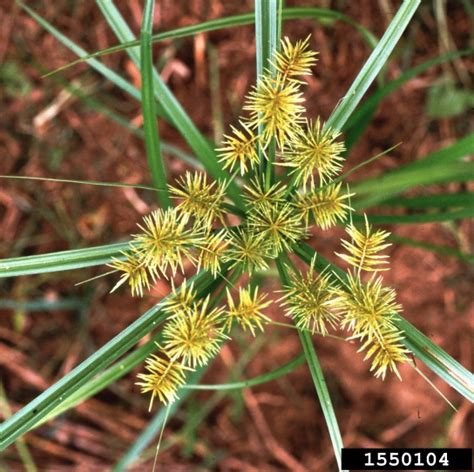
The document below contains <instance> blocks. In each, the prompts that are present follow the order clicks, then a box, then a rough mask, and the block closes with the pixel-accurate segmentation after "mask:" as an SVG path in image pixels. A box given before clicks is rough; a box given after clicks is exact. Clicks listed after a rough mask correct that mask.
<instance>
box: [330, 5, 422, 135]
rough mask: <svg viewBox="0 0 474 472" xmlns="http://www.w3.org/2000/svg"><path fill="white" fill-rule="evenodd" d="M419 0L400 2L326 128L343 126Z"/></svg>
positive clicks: (391, 48) (340, 127)
mask: <svg viewBox="0 0 474 472" xmlns="http://www.w3.org/2000/svg"><path fill="white" fill-rule="evenodd" d="M420 1H421V0H405V1H404V2H403V3H402V5H401V7H400V9H399V10H398V11H397V14H396V15H395V16H394V18H393V20H392V21H391V22H390V25H389V26H388V28H387V30H386V31H385V33H384V35H383V36H382V38H381V39H380V41H379V42H378V44H377V46H376V47H375V49H374V50H373V51H372V54H371V55H370V57H369V58H368V59H367V62H366V63H365V64H364V66H363V67H362V69H361V70H360V72H359V73H358V74H357V77H356V79H355V80H354V82H353V83H352V85H351V86H350V88H349V90H348V91H347V93H346V94H345V95H344V97H343V99H342V100H341V102H340V103H339V105H338V106H337V107H336V109H335V110H334V111H333V112H332V114H331V116H330V117H329V119H328V121H327V122H326V126H327V127H328V128H332V129H337V130H340V129H342V128H343V127H344V125H345V123H346V121H347V120H348V119H349V117H350V116H351V114H352V112H353V111H354V109H355V108H356V106H357V105H358V103H359V102H360V101H361V100H362V97H363V96H364V94H365V92H366V91H367V89H368V88H369V87H370V85H371V84H372V82H373V81H374V79H375V78H376V77H377V75H378V74H379V72H380V71H381V69H382V67H383V66H384V65H385V63H386V62H387V60H388V58H389V56H390V54H391V53H392V51H393V50H394V48H395V46H396V45H397V43H398V40H399V39H400V37H401V35H402V34H403V32H404V31H405V28H406V27H407V26H408V23H409V22H410V20H411V18H412V17H413V15H414V14H415V11H416V9H417V8H418V6H419V5H420Z"/></svg>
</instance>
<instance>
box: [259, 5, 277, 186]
mask: <svg viewBox="0 0 474 472" xmlns="http://www.w3.org/2000/svg"><path fill="white" fill-rule="evenodd" d="M281 3H282V0H255V38H256V43H257V49H256V61H257V81H258V80H260V78H261V77H263V75H264V74H265V70H269V71H270V73H271V74H273V73H274V69H275V67H274V66H273V64H271V63H270V59H271V58H272V56H273V54H274V52H275V51H276V50H277V49H278V45H279V41H280V36H281ZM262 130H263V126H262V125H261V126H259V130H258V131H259V134H261V133H262ZM266 154H267V156H265V153H264V152H263V151H262V149H260V147H259V155H260V173H261V175H262V176H265V182H266V185H267V187H270V185H271V183H272V181H273V179H274V165H273V162H274V160H275V143H274V142H271V143H270V145H269V148H268V150H267V153H266ZM267 158H268V159H267Z"/></svg>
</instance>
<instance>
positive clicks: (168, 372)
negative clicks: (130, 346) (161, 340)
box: [136, 354, 192, 410]
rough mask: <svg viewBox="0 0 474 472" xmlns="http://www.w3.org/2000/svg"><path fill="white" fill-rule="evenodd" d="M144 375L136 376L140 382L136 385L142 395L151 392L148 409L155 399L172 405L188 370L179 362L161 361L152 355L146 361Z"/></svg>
mask: <svg viewBox="0 0 474 472" xmlns="http://www.w3.org/2000/svg"><path fill="white" fill-rule="evenodd" d="M146 370H147V371H148V373H146V374H138V375H137V377H138V378H139V379H140V380H141V382H137V383H136V385H139V386H140V387H141V392H142V393H147V392H151V399H150V407H149V410H151V408H152V406H153V400H154V399H155V397H158V399H159V400H160V401H161V402H162V403H164V404H165V405H167V404H168V403H173V402H174V401H175V400H176V399H177V398H178V396H177V391H178V389H179V387H181V386H182V385H184V383H185V381H186V377H185V372H186V371H187V370H192V369H189V368H188V367H186V366H183V365H182V364H180V363H179V362H176V361H172V360H169V359H162V358H160V357H158V356H155V355H154V354H152V355H151V356H149V357H148V358H147V359H146Z"/></svg>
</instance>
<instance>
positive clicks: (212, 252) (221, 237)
mask: <svg viewBox="0 0 474 472" xmlns="http://www.w3.org/2000/svg"><path fill="white" fill-rule="evenodd" d="M226 236H227V231H226V230H225V229H224V230H221V231H219V232H218V233H216V234H213V235H208V236H207V237H206V238H205V239H204V240H203V242H202V244H201V245H200V246H199V251H200V252H199V259H198V270H200V269H201V267H202V268H203V269H204V270H208V271H209V272H211V274H212V275H213V276H214V277H217V274H218V273H219V271H220V270H221V265H222V260H223V257H224V253H225V250H226V249H227V246H228V245H229V241H227V240H226Z"/></svg>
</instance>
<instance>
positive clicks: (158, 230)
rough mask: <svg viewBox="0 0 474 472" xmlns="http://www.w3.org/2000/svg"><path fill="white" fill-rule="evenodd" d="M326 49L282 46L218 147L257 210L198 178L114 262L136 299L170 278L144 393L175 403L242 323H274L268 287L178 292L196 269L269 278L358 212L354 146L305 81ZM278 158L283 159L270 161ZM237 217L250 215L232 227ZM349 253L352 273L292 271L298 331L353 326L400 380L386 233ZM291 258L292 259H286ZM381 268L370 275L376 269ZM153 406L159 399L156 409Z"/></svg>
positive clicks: (376, 359)
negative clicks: (311, 105)
mask: <svg viewBox="0 0 474 472" xmlns="http://www.w3.org/2000/svg"><path fill="white" fill-rule="evenodd" d="M315 64H316V53H315V52H313V51H311V50H310V49H309V37H308V38H307V39H305V40H303V41H298V42H296V43H295V44H292V43H291V42H290V41H289V39H288V38H285V39H284V40H282V42H281V48H280V51H279V52H276V53H275V54H274V57H273V58H272V60H271V62H270V64H269V68H268V69H267V70H266V71H265V73H264V74H263V76H262V77H259V79H258V81H257V84H256V86H255V87H253V88H252V90H251V91H250V93H249V94H248V96H247V99H246V102H245V104H244V107H243V109H244V110H246V111H248V112H249V116H248V117H241V118H240V120H239V125H240V126H239V128H236V127H231V133H230V134H229V135H226V136H225V140H224V142H223V143H222V145H221V147H220V148H218V149H217V152H218V155H219V158H220V162H221V163H222V165H223V168H224V169H228V170H229V171H231V172H235V173H240V175H241V176H242V178H243V179H244V181H245V184H244V186H243V193H244V200H245V204H246V205H245V209H244V210H243V211H240V212H235V208H234V207H232V205H230V204H229V203H228V202H227V196H226V190H227V186H228V183H229V182H219V181H209V180H208V177H207V176H206V174H205V173H203V172H194V173H192V172H186V174H185V175H184V176H183V177H181V178H180V179H178V181H177V182H176V185H175V186H170V193H171V195H172V197H173V198H174V200H175V201H176V206H175V207H174V208H170V209H166V210H165V209H158V210H155V211H154V212H152V213H151V214H150V215H148V216H145V217H144V219H143V223H142V224H141V225H139V228H140V232H139V233H138V234H135V235H134V236H133V238H132V240H131V242H130V247H129V250H128V251H126V252H124V253H123V254H122V257H121V258H118V259H114V260H113V261H112V263H111V264H110V265H111V267H112V268H113V269H115V270H116V271H118V272H119V273H120V279H119V281H118V283H117V285H116V286H115V287H114V290H115V289H116V288H117V287H118V286H120V285H122V284H124V283H128V285H129V286H130V289H131V293H132V295H134V296H137V295H138V296H143V295H144V292H145V291H146V290H149V289H150V288H151V286H152V285H153V283H154V282H155V281H156V280H157V279H159V278H161V277H164V278H170V279H171V284H172V292H171V294H170V295H169V296H168V297H166V298H165V299H164V300H163V301H162V302H161V311H162V312H163V313H164V314H165V315H166V317H167V321H166V322H165V325H164V328H163V330H162V337H161V344H160V345H159V351H160V355H152V356H150V357H149V358H148V359H147V361H146V373H142V374H140V375H139V379H140V382H138V385H139V386H140V387H141V388H142V392H143V393H145V392H151V402H153V400H154V399H155V397H158V399H159V400H160V401H161V402H163V403H165V404H166V403H169V402H173V401H174V400H175V399H176V398H177V392H178V389H179V388H180V387H181V386H182V385H183V384H184V383H185V381H186V373H187V372H188V371H192V370H194V369H196V368H197V367H199V366H203V365H205V364H207V363H208V362H209V361H210V360H211V359H212V358H213V357H214V356H215V355H216V354H217V353H218V352H219V349H220V347H221V345H222V343H223V342H225V341H226V340H227V339H229V335H230V333H231V330H232V328H233V327H234V326H239V327H240V328H242V329H243V330H244V331H245V330H248V331H250V333H251V334H252V335H254V336H255V335H256V334H257V332H258V331H263V330H264V329H265V326H266V324H268V323H269V322H271V320H270V318H268V317H267V316H266V315H265V314H264V312H263V311H264V310H265V309H266V308H268V307H269V306H270V305H271V303H272V302H271V301H270V300H269V299H267V296H266V295H264V294H261V293H259V290H258V287H255V286H252V287H248V288H239V290H238V297H237V299H234V298H233V296H232V294H231V292H230V290H229V288H227V306H226V307H225V308H224V307H222V306H220V307H219V306H217V304H216V303H215V299H211V298H210V296H209V295H208V296H207V297H205V298H203V297H202V294H201V293H199V291H198V290H197V289H196V288H195V287H194V285H193V284H192V283H189V282H186V280H185V281H184V283H182V284H181V286H180V287H179V288H176V287H175V284H174V280H173V278H174V277H175V275H176V273H177V272H178V270H179V271H180V272H182V273H184V263H185V262H187V264H188V265H189V264H192V265H194V266H195V267H196V268H197V271H199V270H205V271H208V272H209V273H210V274H212V276H213V278H214V279H218V278H220V277H221V278H223V279H225V275H226V274H228V273H229V272H231V271H233V273H235V274H236V275H237V276H239V275H241V274H244V273H245V274H248V275H249V276H251V275H252V274H254V273H255V272H258V271H265V270H267V269H268V268H269V266H270V263H271V261H272V260H274V259H276V258H278V257H280V256H285V257H286V255H287V254H288V253H291V252H292V250H293V248H294V247H295V246H296V245H298V244H299V243H300V242H302V241H303V240H305V239H307V238H308V237H309V235H310V230H311V227H312V226H313V225H315V226H317V227H319V228H320V229H322V230H327V229H329V228H331V227H333V226H334V225H336V224H337V223H338V222H344V221H346V220H347V217H348V215H349V214H350V212H351V211H352V209H351V207H350V197H351V196H352V194H350V193H349V191H348V190H347V191H344V188H343V186H342V183H341V182H340V181H339V180H340V179H338V175H339V174H340V173H341V170H342V166H343V162H344V158H343V153H344V151H345V147H344V143H343V142H342V141H340V140H339V138H340V132H339V131H338V130H333V129H331V128H329V127H328V126H326V125H325V124H324V123H322V122H321V120H320V118H319V117H318V118H316V119H315V120H309V119H307V118H306V117H305V116H304V113H305V108H304V105H303V104H304V97H303V93H302V92H301V87H302V85H304V82H303V81H302V80H301V77H302V76H305V75H309V74H311V68H312V67H313V66H314V65H315ZM271 154H273V156H274V157H273V160H272V161H270V159H269V156H270V155H271ZM261 156H264V158H266V159H268V161H267V166H279V167H281V170H282V172H281V173H280V174H279V175H278V176H277V178H276V179H268V178H267V176H266V175H264V174H265V173H264V172H261V169H260V170H259V165H260V163H261ZM229 212H235V213H236V214H237V216H238V217H239V219H240V222H239V224H237V225H235V221H236V219H235V218H234V219H233V220H232V221H233V223H234V225H233V226H232V225H231V223H230V218H229V217H228V214H229ZM346 231H347V234H348V236H349V239H348V240H342V248H343V250H344V251H345V252H343V253H341V254H337V255H338V256H339V257H340V258H342V259H343V260H344V261H345V262H346V263H347V264H348V265H349V266H350V268H349V269H348V270H347V272H346V273H345V275H344V276H341V275H340V274H339V275H336V274H335V273H333V272H332V271H331V270H330V269H329V267H328V268H327V269H325V270H323V271H322V272H319V273H318V272H317V271H316V266H315V259H313V262H312V264H310V266H309V268H308V270H307V271H306V273H301V272H299V271H298V270H296V269H294V268H293V266H288V265H287V269H288V270H289V272H290V274H291V275H290V277H289V282H288V284H287V286H285V287H283V292H284V295H283V297H282V298H281V299H280V302H281V303H282V304H283V306H284V307H285V312H286V315H287V316H289V317H290V318H292V320H293V321H294V323H295V325H296V327H297V328H299V329H302V330H309V331H310V332H311V333H313V334H316V333H318V334H320V335H323V336H324V335H327V334H328V332H329V330H330V329H337V328H340V329H344V330H349V331H350V332H351V333H352V334H351V336H350V338H349V339H353V340H357V341H360V343H361V348H360V350H365V351H366V357H365V358H366V359H371V370H372V371H374V374H375V376H377V377H382V378H384V377H385V375H386V373H387V370H390V371H393V372H395V374H396V375H398V376H399V373H398V369H397V364H398V363H400V362H403V361H405V360H406V355H407V351H406V349H405V348H404V346H403V344H402V340H403V333H402V332H401V331H400V330H399V329H398V328H397V327H396V323H395V321H396V312H397V311H400V310H401V307H400V306H399V305H398V304H397V303H396V301H395V291H394V290H393V289H391V288H387V287H384V286H383V284H382V278H381V276H380V275H378V272H380V271H382V270H386V269H387V267H386V265H387V263H388V261H387V259H388V256H386V255H383V254H381V251H383V250H385V249H386V248H387V247H388V246H389V244H388V243H386V239H387V237H388V233H387V232H386V231H381V230H377V231H373V230H372V228H371V226H370V225H369V222H368V219H367V217H366V216H365V226H364V227H363V228H362V229H358V228H357V227H355V226H354V225H353V224H352V222H351V223H350V224H349V225H348V226H347V228H346ZM286 260H287V261H289V259H288V258H287V257H286ZM366 272H370V273H371V275H370V277H368V278H366V277H365V276H364V273H366ZM150 408H151V404H150Z"/></svg>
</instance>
